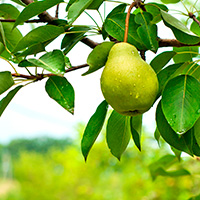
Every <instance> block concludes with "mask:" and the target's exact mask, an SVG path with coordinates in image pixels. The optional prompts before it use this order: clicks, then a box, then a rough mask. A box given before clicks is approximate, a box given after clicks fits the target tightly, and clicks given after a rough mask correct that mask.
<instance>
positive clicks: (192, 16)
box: [188, 12, 200, 26]
mask: <svg viewBox="0 0 200 200" xmlns="http://www.w3.org/2000/svg"><path fill="white" fill-rule="evenodd" d="M188 15H189V17H190V18H192V19H193V20H194V21H195V22H196V23H197V24H198V25H199V26H200V21H199V20H198V19H197V18H196V16H195V15H194V14H193V13H191V12H189V13H188Z"/></svg>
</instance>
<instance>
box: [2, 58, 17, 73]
mask: <svg viewBox="0 0 200 200" xmlns="http://www.w3.org/2000/svg"><path fill="white" fill-rule="evenodd" d="M0 58H1V59H3V60H5V61H6V62H7V63H9V64H10V66H11V67H12V68H13V70H14V71H15V73H16V74H19V73H18V72H17V70H16V69H15V67H14V65H13V64H12V63H11V62H9V60H6V59H5V58H4V57H1V56H0Z"/></svg>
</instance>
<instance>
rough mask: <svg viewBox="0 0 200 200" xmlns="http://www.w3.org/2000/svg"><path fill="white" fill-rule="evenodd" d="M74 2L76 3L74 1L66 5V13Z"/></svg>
mask: <svg viewBox="0 0 200 200" xmlns="http://www.w3.org/2000/svg"><path fill="white" fill-rule="evenodd" d="M74 2H76V0H69V2H68V3H67V7H66V9H65V11H66V12H67V11H68V10H69V7H70V6H71V5H72V4H73V3H74Z"/></svg>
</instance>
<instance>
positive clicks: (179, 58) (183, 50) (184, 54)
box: [173, 46, 199, 63]
mask: <svg viewBox="0 0 200 200" xmlns="http://www.w3.org/2000/svg"><path fill="white" fill-rule="evenodd" d="M173 51H174V52H176V55H175V56H174V57H173V60H174V62H175V63H180V62H189V61H192V59H193V58H194V57H196V56H197V55H198V53H199V48H198V47H192V46H191V47H190V46H189V47H173Z"/></svg>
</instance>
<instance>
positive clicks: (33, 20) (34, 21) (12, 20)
mask: <svg viewBox="0 0 200 200" xmlns="http://www.w3.org/2000/svg"><path fill="white" fill-rule="evenodd" d="M15 21H16V19H0V22H15ZM39 22H44V21H43V20H41V19H32V20H27V21H25V23H39Z"/></svg>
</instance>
